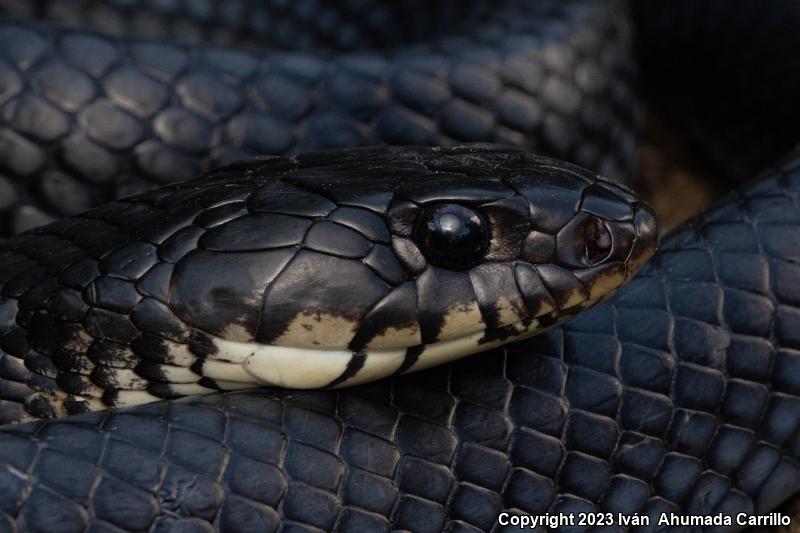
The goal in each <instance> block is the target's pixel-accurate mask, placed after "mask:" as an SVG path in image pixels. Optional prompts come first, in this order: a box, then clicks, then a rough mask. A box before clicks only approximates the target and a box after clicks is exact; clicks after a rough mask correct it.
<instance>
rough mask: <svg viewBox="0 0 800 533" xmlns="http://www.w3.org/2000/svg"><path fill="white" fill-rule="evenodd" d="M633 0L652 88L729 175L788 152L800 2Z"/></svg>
mask: <svg viewBox="0 0 800 533" xmlns="http://www.w3.org/2000/svg"><path fill="white" fill-rule="evenodd" d="M764 7H765V5H764V3H763V2H758V1H754V0H732V1H729V0H709V1H703V2H697V1H694V0H685V1H684V0H678V1H673V0H643V1H639V0H635V1H632V2H631V8H632V11H633V14H634V21H635V28H636V33H637V39H636V40H637V43H636V45H637V46H636V50H637V53H638V55H639V56H640V66H641V75H642V78H643V85H644V87H643V88H644V90H645V94H646V95H647V96H649V97H650V98H652V99H653V100H654V102H655V103H656V104H657V105H658V107H659V108H660V109H661V110H662V112H663V114H664V115H665V116H667V117H669V118H670V119H671V120H673V121H674V122H675V123H676V124H677V125H679V127H680V128H681V130H682V131H683V132H684V133H685V134H686V135H687V136H688V137H689V139H690V140H692V141H693V142H694V143H695V144H696V145H697V147H698V150H697V152H698V155H699V156H700V157H702V158H704V159H706V160H707V161H708V162H709V163H710V164H712V165H713V166H715V167H716V168H718V169H719V170H720V173H721V174H722V175H723V177H727V178H734V179H740V180H741V179H747V178H749V177H750V176H751V175H752V174H753V173H755V172H758V171H760V170H762V169H763V168H765V167H766V166H767V165H768V164H771V163H772V162H773V161H775V160H776V159H778V158H779V157H781V156H783V155H785V154H786V153H787V152H789V151H790V150H791V149H792V147H794V146H795V145H796V143H797V127H796V126H797V123H798V122H797V121H798V120H800V106H798V105H797V103H796V102H797V94H798V93H800V67H799V66H798V63H797V61H796V60H795V58H794V54H791V53H787V52H788V51H789V50H796V49H797V48H798V47H799V46H800V38H798V33H797V28H798V26H800V3H798V2H796V1H794V0H776V1H774V2H770V3H769V8H768V9H765V8H764Z"/></svg>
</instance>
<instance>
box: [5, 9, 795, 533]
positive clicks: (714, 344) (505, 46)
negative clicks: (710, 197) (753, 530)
mask: <svg viewBox="0 0 800 533" xmlns="http://www.w3.org/2000/svg"><path fill="white" fill-rule="evenodd" d="M7 3H8V6H4V9H8V10H10V11H11V12H13V14H14V15H16V16H21V15H24V16H34V15H35V16H37V17H39V18H47V19H50V22H42V21H31V20H28V19H9V20H6V21H3V22H2V23H0V42H2V43H3V47H2V48H3V52H2V55H3V62H2V64H0V65H2V66H0V80H2V81H3V83H2V89H3V90H2V93H0V94H1V95H2V103H3V107H2V117H3V121H4V122H3V128H2V129H1V130H0V167H2V170H3V176H0V177H1V178H2V180H3V181H0V185H1V187H0V188H2V189H3V190H4V191H5V192H4V194H3V195H0V196H2V197H3V198H7V199H8V200H4V201H5V210H4V211H3V213H4V215H3V218H4V219H5V223H6V225H5V226H4V229H3V233H4V235H7V236H8V238H7V239H6V240H5V241H3V242H1V243H0V274H1V275H2V289H0V296H1V298H0V316H2V328H0V329H2V338H0V349H2V355H3V358H2V359H0V365H1V366H0V377H1V378H2V381H0V417H2V421H3V422H4V425H2V426H0V524H2V525H0V529H2V530H8V531H87V530H92V531H96V530H102V531H214V530H220V531H251V530H252V531H278V530H281V531H307V532H313V531H390V530H392V531H465V532H466V531H506V530H515V529H519V525H520V524H527V525H528V526H530V527H534V523H532V522H530V521H531V520H535V519H539V520H540V521H538V522H536V524H537V525H538V527H540V528H543V527H545V526H549V527H553V522H550V521H548V519H557V520H560V519H561V518H562V517H567V518H569V517H570V516H572V517H575V516H578V517H583V519H584V520H591V521H592V523H586V522H584V523H580V524H566V525H568V526H572V528H571V529H572V530H593V531H594V530H609V531H627V530H637V531H638V530H640V529H641V530H649V528H647V527H644V528H640V527H638V526H639V524H637V523H634V522H631V521H632V520H644V519H645V517H646V518H647V519H648V520H649V521H650V522H651V523H652V524H653V525H655V524H657V523H658V520H659V517H660V516H663V515H668V516H671V517H672V518H671V519H672V520H675V521H676V523H672V524H668V525H666V526H663V525H659V526H658V529H660V530H661V529H663V530H670V531H672V530H675V531H686V530H693V529H696V528H697V527H698V524H688V523H685V522H681V518H683V519H684V520H685V519H687V518H688V517H695V518H697V517H699V518H701V519H702V518H703V517H707V518H709V519H711V518H713V517H720V516H727V517H733V518H734V519H735V520H736V521H734V522H732V523H731V524H723V526H724V527H723V528H722V529H731V530H735V529H741V528H742V527H745V526H748V525H765V524H767V525H770V524H771V525H775V523H772V522H770V519H771V518H772V517H771V516H770V515H767V513H769V512H770V511H771V510H773V509H775V508H776V506H778V505H779V504H780V503H781V502H782V501H783V500H785V499H786V498H788V497H789V496H791V495H792V494H793V493H794V492H796V491H797V490H799V489H800V471H798V463H797V453H796V445H797V444H796V443H797V434H798V427H800V411H799V410H798V409H797V405H798V404H797V402H798V395H800V391H799V390H798V383H800V379H798V378H797V376H796V375H795V373H796V372H798V368H800V367H798V363H797V357H798V355H797V354H798V353H800V352H798V351H797V349H798V348H800V340H798V337H797V326H798V323H800V312H798V310H797V305H798V304H800V295H798V293H797V283H796V281H797V279H798V276H800V272H799V271H798V267H797V264H798V259H799V258H798V255H797V253H798V252H797V250H798V249H800V242H798V241H797V235H798V234H800V233H798V231H797V230H798V229H800V228H798V225H800V213H798V209H800V204H798V194H799V193H800V164H799V163H798V161H800V154H798V153H795V154H794V155H790V156H789V157H788V158H787V159H785V160H783V161H780V162H778V163H773V166H772V167H771V168H770V169H769V170H768V171H767V172H766V173H763V174H762V175H761V176H760V178H759V179H757V180H756V181H753V182H752V183H751V184H749V185H744V186H742V187H741V188H739V189H738V190H737V191H735V192H733V193H731V194H730V195H729V196H728V197H727V198H726V199H724V200H723V201H722V202H720V203H719V204H718V205H717V206H715V207H714V208H712V209H711V210H709V211H707V212H705V213H703V214H701V215H699V216H697V217H695V218H693V219H691V220H689V221H686V222H685V223H683V224H682V225H680V226H679V227H677V228H675V229H674V230H672V231H671V232H670V234H669V235H667V236H666V237H665V238H664V239H663V242H662V243H661V245H660V248H659V250H658V251H657V252H655V248H656V246H657V243H658V234H659V231H658V226H657V224H656V222H655V219H654V216H653V214H652V212H651V210H650V209H649V208H648V207H647V205H646V204H645V203H643V202H641V201H640V200H639V199H637V198H636V196H635V195H634V194H633V193H632V192H631V190H630V189H628V188H627V187H626V186H625V185H623V184H621V183H618V182H614V181H612V180H610V179H608V178H605V177H602V175H616V176H618V177H620V178H622V180H623V181H625V180H627V179H628V178H629V175H628V171H627V168H628V165H629V164H630V162H631V160H632V150H631V143H632V139H633V131H634V127H635V123H636V121H637V118H636V117H637V112H636V109H635V108H636V106H635V102H634V101H633V98H632V96H631V95H632V93H631V92H630V91H631V87H632V85H633V83H634V81H633V78H632V77H630V73H626V72H625V71H626V70H627V69H628V68H629V67H630V65H631V63H630V60H631V57H632V55H631V52H632V51H631V48H630V46H631V43H632V41H631V34H630V32H629V30H630V29H629V28H628V27H627V26H626V24H625V22H624V21H625V20H626V13H625V12H626V9H625V5H624V3H623V2H614V1H608V2H600V1H598V2H591V1H575V2H546V1H543V2H537V3H523V2H513V1H508V2H495V3H494V4H492V5H491V6H489V7H485V6H484V7H483V8H481V7H480V6H482V4H480V3H476V5H477V6H479V7H478V8H475V9H473V8H472V7H469V8H467V7H464V4H462V3H448V2H434V3H431V6H429V9H430V11H426V10H425V9H424V7H425V6H421V5H417V4H415V3H413V2H412V3H410V4H409V5H412V6H413V7H412V8H411V11H404V10H403V8H402V7H397V6H392V5H384V4H382V3H380V2H377V3H375V4H370V5H367V4H366V3H363V2H342V3H333V4H332V7H331V8H330V9H328V10H323V9H321V8H319V6H318V4H317V3H315V2H310V3H305V2H299V3H297V5H289V4H287V3H285V2H280V1H275V2H274V3H261V2H254V3H248V2H242V3H241V4H237V3H236V2H232V3H222V2H220V3H219V4H216V3H213V2H212V3H209V4H203V3H197V4H192V5H191V7H190V4H189V3H188V2H187V3H186V5H182V4H180V3H178V2H175V3H173V2H149V3H147V5H146V6H145V7H143V8H142V11H141V12H140V11H138V9H139V7H138V4H137V3H136V2H127V1H123V0H119V1H116V0H115V1H114V2H110V3H108V4H107V5H104V4H106V3H101V2H97V3H95V2H92V1H90V0H87V1H82V2H76V3H67V2H65V3H61V2H48V1H39V2H32V3H25V2H19V3H18V2H14V1H11V0H9V1H8V2H7ZM179 4H180V7H181V8H183V9H184V10H185V11H180V10H178V7H177V6H179ZM204 5H205V7H204ZM237 5H241V6H245V7H252V8H253V9H252V10H251V11H248V13H250V15H251V16H241V15H240V16H239V18H237V17H236V14H235V7H236V6H237ZM64 6H67V7H64ZM76 6H80V9H74V8H75V7H76ZM198 6H199V7H198ZM212 6H213V7H212ZM225 6H227V7H225ZM264 6H267V7H266V8H265V7H264ZM365 7H370V8H373V10H374V12H375V13H378V14H379V16H376V17H375V18H374V19H364V20H357V21H356V22H355V25H351V24H349V22H351V20H350V19H351V18H352V16H353V14H354V13H355V12H356V11H357V10H359V9H363V8H365ZM215 9H216V10H218V11H214V10H215ZM264 9H266V11H264ZM176 10H178V11H176ZM409 12H410V13H413V14H414V15H418V18H419V20H420V21H421V24H422V25H421V26H419V27H416V28H414V27H412V28H409V27H408V25H409V20H410V18H409ZM142 13H144V15H141V14H142ZM175 13H181V15H180V16H177V15H176V14H175ZM232 13H233V14H232ZM323 13H324V15H325V16H316V15H321V14H323ZM87 14H89V15H91V16H89V15H87ZM287 14H288V16H289V20H290V24H289V25H288V26H286V27H282V26H276V27H275V29H274V30H273V31H267V32H264V31H259V28H263V27H268V28H270V26H269V24H270V22H271V20H272V19H271V17H273V16H276V15H287ZM634 14H636V15H637V16H641V12H637V10H636V9H634ZM140 15H141V16H140ZM445 15H447V16H448V17H451V18H452V19H453V20H459V21H461V22H462V23H463V24H455V25H454V27H451V28H445V29H443V28H442V27H441V22H442V20H443V19H444V18H445ZM532 15H539V16H532ZM84 16H86V20H83V19H82V18H81V17H84ZM312 21H313V23H315V24H316V23H317V22H318V23H319V26H315V27H314V28H313V31H310V32H308V35H309V36H308V37H307V39H308V42H302V41H301V42H300V43H298V44H297V46H298V48H299V49H301V51H300V52H285V51H278V52H273V51H272V50H273V48H275V49H279V48H281V47H284V46H285V45H286V44H287V43H286V40H287V39H288V40H292V39H294V38H295V35H296V31H294V30H297V29H298V28H297V27H292V24H295V25H296V26H302V25H303V24H311V23H312ZM387 21H389V22H388V23H387ZM476 21H481V22H482V23H480V24H478V23H476ZM53 22H55V24H54V23H53ZM112 22H113V23H112ZM92 23H94V24H95V29H94V30H92V29H85V28H83V26H86V25H89V26H91V24H92ZM359 24H360V25H361V26H360V27H359V26H358V25H359ZM78 26H80V27H78ZM108 27H111V29H112V31H111V33H118V34H119V35H116V36H109V35H108V34H107V33H106V30H107V29H108ZM218 27H221V28H222V30H221V32H220V33H216V29H217V28H218ZM376 28H377V30H376ZM290 30H293V31H290ZM390 30H391V31H390ZM134 31H144V32H145V34H146V35H147V36H148V37H147V38H145V39H144V40H142V39H140V38H139V37H135V36H130V35H129V33H132V32H134ZM415 31H419V32H420V33H421V34H422V35H423V36H424V39H426V40H422V38H421V37H419V35H417V34H415V33H414V32H415ZM147 32H155V33H154V34H149V33H147ZM265 35H267V37H265ZM431 35H433V36H434V38H432V39H431V40H430V41H429V40H427V39H429V38H430V36H431ZM168 38H169V39H174V41H170V40H167V39H168ZM148 39H149V40H148ZM153 39H161V41H158V42H155V41H153ZM206 39H209V40H211V41H216V44H212V45H206V44H200V45H198V44H196V43H195V44H189V43H190V42H191V41H192V40H204V41H205V40H206ZM237 39H241V42H239V41H236V40H237ZM264 39H267V40H268V41H269V44H270V46H271V48H269V49H268V52H265V51H264V49H262V48H258V47H259V46H263V42H264V41H263V40H264ZM233 41H236V42H233ZM362 41H363V42H362ZM365 42H366V44H367V45H369V46H370V48H369V51H368V52H367V53H362V52H354V51H353V50H354V49H355V48H356V46H362V45H364V44H365ZM409 43H410V44H409ZM609 43H610V44H609ZM292 44H295V43H292ZM234 45H235V46H242V47H243V48H242V49H236V50H234V49H233V48H231V46H234ZM316 47H320V48H321V49H323V50H326V51H324V52H321V53H320V55H314V54H315V53H312V52H310V50H311V49H312V48H316ZM380 47H385V48H380ZM398 47H399V48H398ZM601 49H602V50H603V51H604V53H600V52H599V50H601ZM598 57H601V58H602V59H600V67H598V64H597V63H595V61H597V58H598ZM517 67H520V68H519V69H518V68H517ZM3 69H4V70H3ZM531 70H533V71H534V75H532V74H531ZM620 71H623V75H622V76H620V77H617V78H615V77H612V76H611V75H610V74H611V73H612V72H613V73H615V74H620ZM625 74H627V76H626V75H625ZM526 76H530V77H526ZM276 80H277V81H276ZM565 80H575V81H577V86H578V89H577V90H576V89H575V88H574V87H572V86H570V87H568V86H567V85H565V84H564V81H565ZM126 87H134V88H135V90H133V89H126ZM265 87H268V88H267V89H265ZM198 88H199V89H198ZM431 95H433V96H435V98H429V97H431ZM700 118H702V117H700ZM287 123H292V124H296V126H292V127H286V126H285V125H286V124H287ZM276 139H280V142H276V143H274V144H272V142H273V141H275V140H276ZM472 141H481V142H493V143H500V144H502V145H505V146H503V147H499V146H494V145H484V144H462V143H463V142H472ZM377 142H382V143H388V144H399V145H408V144H417V145H420V144H422V145H425V144H433V145H445V146H444V147H433V148H431V147H425V146H416V147H412V146H398V147H395V148H390V147H378V148H350V149H339V150H333V151H321V152H317V151H315V150H316V149H318V148H340V146H337V144H338V143H342V144H343V145H344V144H346V145H362V144H375V143H377ZM259 143H263V144H259ZM531 150H536V151H540V152H543V153H545V155H546V156H534V155H532V154H530V153H529V152H530V151H531ZM250 151H252V152H256V153H267V154H270V153H271V154H274V155H279V154H280V155H279V156H278V157H267V158H259V159H243V160H241V161H238V162H233V163H232V164H230V165H228V166H223V167H222V168H220V169H218V170H211V168H212V167H215V166H217V165H219V164H222V163H228V162H230V161H234V160H239V159H241V158H243V157H246V156H250V155H253V154H251V153H248V152H250ZM742 154H744V152H742ZM553 157H556V158H559V159H553ZM563 159H566V160H572V161H575V162H578V163H580V164H581V165H582V166H588V167H593V168H599V169H600V170H601V174H600V175H598V174H596V173H594V172H590V171H587V170H584V169H583V168H582V166H576V165H573V164H570V163H566V162H563V161H561V160H563ZM198 172H205V173H204V174H202V175H201V176H200V177H198V178H195V179H190V180H189V181H181V180H184V179H186V178H190V177H191V176H192V175H194V174H196V173H198ZM172 181H181V182H180V183H177V184H174V185H166V186H162V187H160V188H155V189H154V190H151V191H145V190H146V189H152V188H153V187H156V186H158V185H159V184H166V183H168V182H172ZM137 191H145V192H140V193H139V194H135V195H133V196H129V194H130V193H132V192H137ZM99 204H103V205H99ZM95 205H99V206H98V207H93V206H95ZM91 207H93V208H91ZM85 208H91V209H88V210H86V209H85ZM62 216H66V218H60V219H59V220H55V221H52V222H51V220H53V219H58V218H59V217H62ZM265 227H268V228H269V229H270V230H269V231H265V230H264V228H265ZM654 252H655V254H654ZM653 254H654V255H653ZM651 256H652V258H651ZM648 259H649V262H647V263H646V264H645V262H646V261H648ZM637 271H638V273H637ZM567 319H571V320H570V321H569V322H566V323H564V324H562V322H563V321H565V320H567ZM478 351H480V352H481V353H477V354H474V355H470V356H469V357H465V358H463V359H460V358H461V356H465V355H468V354H470V353H473V352H478ZM454 359H459V360H458V361H452V360H454ZM448 361H452V362H448ZM442 363H446V364H442ZM379 378H383V379H379ZM373 380H375V381H373ZM255 384H261V385H267V387H260V388H257V389H252V390H250V387H252V386H253V385H255ZM294 387H296V388H294ZM309 387H321V388H322V390H308V389H309ZM233 389H245V390H241V391H240V390H233ZM225 391H227V392H225ZM180 396H188V397H186V398H183V399H179V398H178V397H180ZM109 407H111V408H112V409H108V408H109ZM31 418H34V419H40V420H38V421H32V422H27V423H25V422H26V421H27V420H29V419H31ZM20 422H22V423H20ZM761 515H764V516H761ZM749 519H753V520H755V521H756V522H757V523H756V522H750V521H748V520H749ZM524 520H527V522H524ZM739 520H744V522H740V521H739ZM759 520H762V521H760V522H759ZM777 524H783V522H780V521H778V522H777ZM562 525H564V524H562ZM699 525H709V526H711V525H715V524H711V522H708V523H707V524H706V523H703V522H702V520H701V523H700V524H699Z"/></svg>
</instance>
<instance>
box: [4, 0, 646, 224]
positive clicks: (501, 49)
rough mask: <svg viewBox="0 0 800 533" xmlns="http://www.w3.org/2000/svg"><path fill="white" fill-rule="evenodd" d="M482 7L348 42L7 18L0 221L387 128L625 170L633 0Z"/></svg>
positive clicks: (431, 139) (85, 204) (362, 141)
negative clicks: (178, 33) (232, 41)
mask: <svg viewBox="0 0 800 533" xmlns="http://www.w3.org/2000/svg"><path fill="white" fill-rule="evenodd" d="M275 3H276V4H283V2H277V1H276V2H275ZM211 4H214V3H213V2H212V3H211ZM457 4H458V3H454V2H450V3H448V2H445V3H444V4H443V5H445V6H446V5H457ZM76 5H77V4H76ZM214 5H217V4H214ZM220 5H221V4H220ZM226 5H227V4H226ZM267 5H270V4H269V3H267ZM477 5H478V7H476V8H475V10H474V12H470V13H469V14H467V15H464V17H462V18H464V20H465V24H464V27H461V26H458V27H456V28H452V29H448V28H444V29H440V31H439V32H438V33H436V34H435V35H439V36H438V37H436V36H435V35H434V36H433V37H431V39H430V40H428V41H417V42H415V41H414V40H413V39H412V40H410V42H409V44H405V45H398V46H388V45H387V47H385V48H382V47H380V46H379V45H380V44H381V43H375V47H374V48H369V47H368V48H366V49H359V50H358V51H351V52H341V53H336V54H332V53H331V54H325V53H323V52H316V53H311V52H304V51H303V46H299V50H296V49H295V50H292V51H280V50H277V49H257V50H251V51H244V50H240V49H230V48H216V47H213V46H204V47H194V48H188V47H184V46H181V45H177V44H175V45H173V44H169V43H165V42H159V43H155V42H151V41H137V40H135V38H131V39H133V40H129V38H128V37H120V38H114V37H108V36H102V35H100V34H96V33H92V32H88V31H86V30H77V29H75V30H70V29H60V28H58V27H54V26H49V25H45V24H44V23H35V22H26V21H13V20H11V21H9V20H6V21H2V22H0V235H10V234H15V233H18V232H20V231H23V230H25V229H28V228H31V227H34V226H37V225H40V224H42V223H45V222H47V221H49V220H51V219H52V218H54V217H60V216H64V215H70V214H75V213H77V212H80V211H83V210H85V209H87V208H89V207H93V206H96V205H99V204H102V203H105V202H107V201H110V200H112V199H115V198H118V197H121V196H124V195H127V194H130V193H134V192H138V191H141V190H144V189H148V188H153V187H155V186H157V185H163V184H166V183H170V182H174V181H179V180H183V179H187V178H189V177H192V176H194V175H197V174H198V173H199V172H201V171H205V170H207V169H209V168H211V167H216V166H219V165H221V164H224V163H227V162H230V161H233V160H237V159H241V158H243V157H248V156H253V155H257V154H293V153H302V152H307V151H310V150H315V149H322V148H337V147H350V146H358V145H366V144H376V143H391V144H426V145H447V144H452V143H453V142H456V141H470V142H471V141H488V142H499V143H504V144H508V145H513V146H518V147H523V148H527V149H531V150H534V151H536V152H538V153H542V154H544V155H548V154H549V155H552V156H554V157H558V158H560V159H565V160H570V161H574V162H576V163H578V164H581V165H583V166H586V167H588V168H593V169H596V170H599V171H600V172H602V173H603V174H605V175H609V176H614V177H621V178H624V177H625V175H626V174H627V170H628V169H629V167H630V163H631V161H632V158H633V152H634V127H635V123H636V116H637V114H636V98H635V96H634V92H633V83H634V81H635V74H634V69H633V66H632V60H631V51H630V41H631V35H630V29H629V26H628V20H627V17H626V16H625V14H626V9H625V4H624V2H623V1H622V0H580V1H574V0H573V1H569V2H562V1H561V0H558V1H556V0H545V1H542V2H535V3H529V2H525V1H522V0H504V1H502V2H485V3H483V4H481V3H478V4H477ZM481 5H483V6H484V7H483V8H480V6H481ZM487 6H488V8H490V9H488V8H487ZM107 7H108V6H107ZM460 9H462V8H460ZM13 11H14V10H12V9H8V10H7V12H12V13H13ZM398 16H399V15H398ZM423 18H424V17H423ZM433 18H434V19H436V17H433ZM436 20H438V19H436ZM476 21H480V22H479V23H476ZM407 22H408V21H406V23H407ZM466 22H470V24H466ZM276 24H277V23H276ZM372 24H377V23H375V22H373V23H372ZM400 27H402V26H400ZM388 33H391V32H388ZM398 39H400V38H395V40H398Z"/></svg>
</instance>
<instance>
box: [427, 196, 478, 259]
mask: <svg viewBox="0 0 800 533" xmlns="http://www.w3.org/2000/svg"><path fill="white" fill-rule="evenodd" d="M414 240H415V241H416V243H417V246H419V249H420V251H422V253H423V254H425V257H426V258H427V259H428V261H430V262H431V264H434V265H437V266H442V267H445V268H450V269H455V270H466V269H468V268H470V267H471V266H473V265H474V264H475V263H476V262H478V261H479V260H480V259H481V257H483V254H484V252H485V250H486V247H487V245H488V231H487V229H486V224H485V223H484V221H483V217H481V215H480V214H479V213H478V212H477V211H475V210H473V209H470V208H469V207H465V206H463V205H458V204H435V205H429V206H426V207H425V208H424V209H423V211H422V213H421V214H420V215H419V218H418V219H417V223H416V226H415V228H414Z"/></svg>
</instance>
